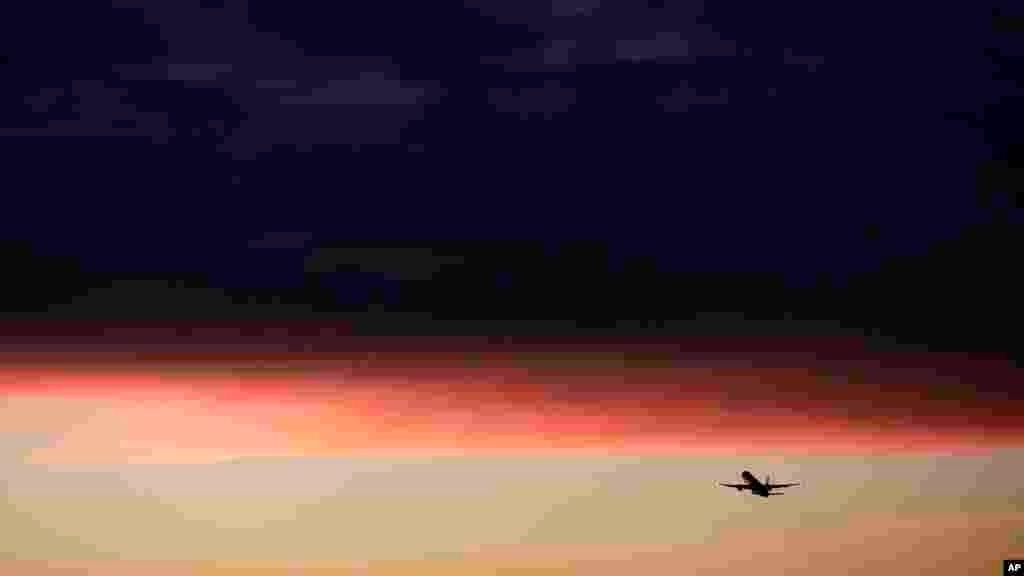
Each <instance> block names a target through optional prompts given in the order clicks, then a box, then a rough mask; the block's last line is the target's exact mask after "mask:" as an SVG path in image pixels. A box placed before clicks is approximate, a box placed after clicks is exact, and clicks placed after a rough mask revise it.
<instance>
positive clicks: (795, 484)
mask: <svg viewBox="0 0 1024 576" xmlns="http://www.w3.org/2000/svg"><path fill="white" fill-rule="evenodd" d="M799 485H800V483H799V482H793V483H791V484H769V485H768V489H769V490H774V489H776V488H789V487H790V486H799Z"/></svg>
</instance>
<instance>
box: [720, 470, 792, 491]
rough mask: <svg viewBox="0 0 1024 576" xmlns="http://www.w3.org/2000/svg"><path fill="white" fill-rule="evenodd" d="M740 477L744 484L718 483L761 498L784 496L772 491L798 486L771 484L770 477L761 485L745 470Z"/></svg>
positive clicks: (765, 478) (766, 477)
mask: <svg viewBox="0 0 1024 576" xmlns="http://www.w3.org/2000/svg"><path fill="white" fill-rule="evenodd" d="M740 476H741V477H742V478H743V480H745V481H746V483H745V484H726V483H724V482H719V484H720V485H722V486H725V487H726V488H735V489H737V490H739V491H740V492H742V491H744V490H750V493H751V494H756V495H757V496H763V497H765V498H767V497H769V496H778V495H780V494H785V492H772V490H774V489H776V488H788V487H790V486H799V485H800V483H799V482H793V483H789V484H772V479H771V476H765V477H764V482H763V483H762V482H761V481H760V480H758V479H757V478H755V477H754V475H753V474H751V473H750V472H748V471H747V470H744V471H743V474H741V475H740Z"/></svg>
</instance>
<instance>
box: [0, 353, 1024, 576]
mask: <svg viewBox="0 0 1024 576" xmlns="http://www.w3.org/2000/svg"><path fill="white" fill-rule="evenodd" d="M323 342H324V341H323V340H322V339H321V340H320V343H321V344H323ZM339 342H341V343H345V345H346V346H347V351H345V350H340V349H338V350H335V351H333V352H328V351H324V350H321V351H319V352H316V353H308V354H301V353H283V352H276V353H275V352H273V351H270V350H263V351H262V352H261V353H260V354H259V355H256V354H249V353H244V352H239V351H237V350H236V351H234V352H230V353H228V352H220V353H219V354H218V353H217V352H216V351H214V352H207V353H205V354H200V353H196V352H195V351H189V350H187V348H188V346H183V347H182V348H181V349H177V350H173V351H171V350H169V349H164V350H162V351H159V350H153V349H150V350H149V352H147V353H145V354H142V353H139V354H135V357H136V361H135V362H133V363H125V362H124V357H125V355H124V354H120V355H119V354H116V353H113V352H110V351H107V352H103V351H93V352H91V353H90V354H88V355H84V354H81V353H77V354H75V353H71V352H68V351H50V352H48V353H46V354H21V355H20V356H18V357H16V356H14V355H10V354H9V355H8V356H7V357H6V358H5V366H6V368H5V371H4V374H3V382H4V394H3V397H2V400H3V401H2V403H0V427H2V428H0V433H2V434H0V459H2V460H0V465H2V466H3V468H4V470H5V472H4V478H5V500H4V506H3V508H2V509H0V525H2V526H3V531H4V533H5V534H13V535H15V536H14V537H13V538H7V539H5V541H4V544H3V546H2V548H0V554H2V556H0V557H2V558H3V561H4V562H7V563H11V564H10V566H12V567H16V568H17V571H16V573H18V574H21V573H25V574H34V573H39V574H43V573H50V572H47V570H57V568H59V567H60V566H64V567H65V568H66V569H67V570H68V571H69V573H72V572H73V570H75V569H76V567H77V568H78V569H81V568H82V567H83V566H85V567H88V568H89V570H90V573H93V572H95V573H97V574H98V573H120V572H117V570H122V571H124V573H129V572H130V571H131V570H133V569H135V570H137V569H142V568H140V566H143V565H144V566H145V570H146V571H149V572H150V573H157V574H162V573H167V574H174V573H181V572H182V571H183V570H192V571H194V572H192V573H197V574H205V573H209V574H215V573H216V574H221V573H232V572H231V570H237V571H238V573H251V572H252V571H253V570H256V569H257V568H259V570H267V571H269V572H268V573H286V572H287V570H289V569H294V568H295V567H301V568H302V570H307V571H314V570H323V571H324V573H347V571H351V573H370V574H411V573H417V574H435V573H436V574H448V573H456V574H459V573H466V574H474V573H483V572H487V573H490V572H492V571H493V570H512V571H516V570H527V571H529V572H530V573H533V572H534V571H536V572H538V573H549V572H550V573H566V571H567V570H568V572H570V573H588V574H589V573H596V574H615V573H621V571H624V570H633V571H643V572H644V573H652V574H678V573H690V572H691V571H693V572H699V573H704V572H711V573H717V571H721V572H723V573H724V572H725V571H726V570H729V571H734V570H736V569H737V567H740V566H745V565H748V564H751V563H756V565H757V566H758V567H759V570H761V571H762V573H766V574H793V573H796V574H803V573H806V574H811V573H816V572H820V570H822V569H823V568H824V567H825V566H831V567H832V569H837V568H841V569H842V570H847V569H850V570H852V569H855V568H860V567H874V569H876V570H880V572H879V573H880V574H898V573H907V571H908V570H909V571H911V572H913V570H914V568H913V567H914V566H920V565H921V563H922V562H924V563H934V565H936V566H941V567H942V568H941V569H942V570H944V571H945V570H949V571H951V572H955V573H958V574H990V573H992V570H993V566H994V565H995V564H996V562H997V561H998V560H999V559H1000V558H1002V557H1009V556H1008V555H1012V553H1018V554H1019V553H1020V552H1022V551H1024V549H1022V548H1021V546H1024V513H1022V512H1021V510H1022V505H1024V500H1022V498H1024V492H1022V484H1021V483H1020V481H1019V479H1018V478H1017V476H1018V473H1017V472H1016V470H1017V468H1018V467H1019V462H1020V457H1021V456H1022V455H1024V443H1022V438H1024V435H1022V432H1024V427H1022V426H1021V424H1020V421H1019V418H1014V417H1013V416H1014V414H1015V413H1018V414H1019V409H1020V403H1019V401H1015V402H1007V401H1006V400H1005V399H1004V400H1002V401H1000V399H999V394H1000V392H999V390H1004V389H1005V388H1003V386H1007V385H1009V384H1008V382H1009V381H1008V380H1006V378H1008V377H1011V376H1013V375H1014V374H1013V372H1012V371H1010V370H1008V369H1007V368H1006V367H1005V366H1006V365H1005V362H1003V363H999V362H998V361H994V360H992V359H991V357H990V358H989V359H984V358H973V359H972V358H969V357H966V356H963V355H961V356H959V357H957V356H955V355H945V356H941V355H933V356H929V355H916V356H915V355H912V354H903V355H897V354H893V353H889V354H879V353H870V352H866V351H865V350H864V349H863V347H861V348H859V349H858V347H857V341H856V340H839V339H833V340H831V341H828V340H825V341H819V342H818V345H817V348H816V349H815V348H813V347H808V342H807V341H802V340H793V341H790V342H789V343H788V344H787V343H786V342H785V341H784V340H781V339H774V340H771V341H766V340H761V341H758V340H756V339H720V340H715V339H702V340H699V341H697V340H691V341H689V342H688V341H686V340H682V339H679V340H675V341H669V340H666V339H662V340H651V339H649V340H648V341H646V342H640V341H632V342H622V341H619V342H616V341H613V340H610V339H603V340H598V339H590V340H585V339H584V340H577V341H567V340H564V339H563V340H560V341H555V340H551V339H549V340H547V341H544V340H536V339H534V340H529V339H519V340H516V339H505V340H503V341H502V342H501V343H500V344H494V343H490V344H489V343H488V342H487V341H486V340H482V339H477V340H471V339H462V340H457V339H449V340H447V341H445V340H444V339H436V338H435V339H431V340H420V341H417V340H415V339H408V338H407V339H402V340H399V339H383V338H380V339H373V338H364V339H351V338H350V339H347V340H345V339H340V340H339ZM417 343H418V344H419V346H418V347H417ZM688 344H689V346H688ZM758 347H760V350H761V352H757V348H758ZM926 361H927V362H930V363H926ZM119 363H120V364H119ZM968 391H969V392H968ZM745 469H749V470H751V471H753V472H754V473H755V474H757V475H758V476H759V477H761V478H763V477H764V476H765V475H766V474H770V475H772V478H773V479H777V480H778V481H799V482H802V483H803V485H802V486H800V487H798V488H791V489H789V490H787V494H786V495H785V496H783V497H779V498H771V499H760V498H756V497H753V496H750V495H749V494H738V493H736V492H735V491H733V490H729V489H725V488H720V487H718V486H717V485H716V483H717V482H719V481H722V482H735V481H737V479H738V475H739V473H740V471H742V470H745ZM114 559H117V560H118V563H116V564H110V561H112V560H114ZM127 560H131V561H132V562H128V563H127V564H126V563H125V562H124V561H127ZM58 561H59V562H58ZM55 562H57V563H56V564H55ZM104 562H106V564H105V563H104ZM139 563H141V564H139ZM183 566H187V568H183ZM289 567H291V568H289ZM33 570H35V571H36V572H33ZM275 570H276V572H275ZM56 573H60V572H59V571H58V572H56ZM257 573H258V572H257ZM313 573H316V572H313Z"/></svg>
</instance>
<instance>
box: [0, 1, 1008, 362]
mask: <svg viewBox="0 0 1024 576" xmlns="http://www.w3.org/2000/svg"><path fill="white" fill-rule="evenodd" d="M5 12H6V13H5V16H4V17H3V18H0V20H2V21H3V24H2V25H0V27H2V28H0V38H3V40H2V41H0V42H2V43H0V55H2V57H0V62H2V64H0V78H2V84H3V87H4V88H3V90H2V95H0V99H2V100H0V102H2V104H0V150H2V151H3V157H2V158H3V178H4V184H3V188H4V206H3V216H4V219H3V226H2V231H0V235H2V237H3V239H4V242H5V243H4V245H3V251H4V252H5V254H4V260H5V264H4V266H5V268H6V269H5V274H4V276H5V277H4V283H3V285H4V288H3V290H4V298H3V308H4V310H5V312H6V314H7V315H9V316H10V317H19V318H41V317H44V316H46V317H55V318H60V319H66V318H84V317H88V318H90V319H93V320H105V319H112V318H117V319H136V320H140V319H141V320H145V319H166V318H171V319H176V320H188V319H201V318H232V319H239V318H257V319H259V318H264V319H266V318H270V319H275V320H281V319H291V318H302V319H326V320H330V319H339V318H340V319H344V320H346V321H352V322H355V323H356V325H357V326H358V328H357V329H358V330H364V331H374V332H376V333H387V334H397V333H407V332H413V333H417V334H420V335H433V334H440V333H442V332H448V331H455V332H473V333H480V332H486V333H488V334H504V333H512V332H528V333H531V334H551V333H556V332H557V333H562V332H565V333H570V334H576V333H581V332H585V331H601V332H602V333H607V332H612V333H622V334H625V333H630V332H633V331H638V332H645V333H652V332H654V333H658V334H662V333H668V334H674V333H677V332H679V333H685V334H686V335H697V336H699V335H704V334H737V335H746V334H751V333H753V334H757V335H760V336H772V335H783V334H790V333H798V334H801V335H807V334H829V335H851V334H852V335H866V336H869V337H870V338H872V340H871V341H872V342H879V343H880V344H879V345H885V346H890V345H895V344H901V345H906V346H913V347H916V348H914V349H916V350H922V349H924V350H931V349H949V350H968V351H977V352H998V353H1008V354H1011V355H1014V356H1015V357H1019V349H1018V348H1015V346H1014V343H1013V339H1012V333H1013V332H1015V331H1016V326H1017V325H1018V324H1019V322H1020V321H1021V313H1020V304H1019V303H1020V296H1019V295H1020V294H1021V293H1024V290H1022V289H1021V288H1022V287H1021V284H1020V281H1019V280H1018V279H1017V278H1018V276H1019V275H1017V274H1014V271H1015V270H1014V269H1015V267H1016V265H1015V262H1017V261H1019V254H1020V253H1019V248H1018V247H1019V246H1021V245H1022V244H1021V239H1022V238H1021V223H1022V219H1021V212H1020V208H1019V198H1020V196H1019V193H1020V189H1021V180H1020V167H1019V164H1020V162H1021V159H1020V157H1019V156H1020V145H1021V144H1020V141H1019V136H1017V137H1016V140H1015V139H1014V138H1015V137H1014V134H1018V135H1019V134H1020V133H1021V132H1020V131H1019V130H1017V131H1016V132H1015V131H1014V129H1013V127H1014V126H1016V127H1017V128H1019V127H1020V122H1019V121H1020V115H1019V112H1018V111H1017V110H1018V108H1019V106H1017V105H1018V104H1019V103H1020V98H1021V96H1020V90H1019V87H1018V85H1017V84H1015V83H1014V78H1016V77H1019V74H1018V73H1019V72H1020V70H1021V62H1022V60H1021V55H1022V51H1021V49H1020V45H1021V42H1020V35H1019V34H1018V33H1016V32H1014V31H1013V30H1014V26H1015V24H1014V23H1015V22H1016V21H1015V20H1013V19H1012V18H1009V17H1008V16H1007V15H1008V14H1009V13H1008V12H1006V11H1005V10H1004V11H1003V12H998V11H997V10H994V5H991V4H989V3H968V2H960V3H956V2H951V3H941V5H930V6H928V7H927V9H921V8H919V7H916V6H910V5H906V6H904V5H893V4H892V3H888V2H885V3H883V2H869V3H867V4H863V3H862V4H858V5H857V6H856V7H849V8H842V9H840V8H837V7H836V6H834V5H830V4H827V3H820V2H810V1H797V2H788V3H785V4H784V5H778V4H772V3H764V2H748V1H746V0H725V1H718V0H708V1H707V2H704V3H700V2H692V1H686V2H683V1H676V2H673V1H668V0H665V1H656V0H650V1H649V2H646V3H644V2H634V1H628V0H626V1H617V0H604V1H601V0H545V1H540V0H537V1H534V0H526V1H518V2H505V1H496V0H466V1H465V2H461V3H460V2H454V3H436V2H432V3H431V2H369V3H352V2H342V3H336V2H335V3H314V2H310V3H304V4H301V5H298V4H294V3H289V4H287V5H286V4H283V3H280V2H264V1H250V2H244V1H241V0H224V1H221V2H217V1H214V0H209V1H205V0H204V1H199V0H182V1H179V2H163V1H160V0H117V1H114V2H112V3H111V5H110V6H109V7H107V6H104V7H100V6H98V5H96V4H88V3H72V4H67V5H61V6H60V7H59V8H54V7H53V6H51V5H47V4H39V3H28V4H21V5H19V6H18V7H16V8H8V9H7V10H6V11H5Z"/></svg>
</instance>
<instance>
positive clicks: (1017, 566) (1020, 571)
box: [1003, 560, 1024, 576]
mask: <svg viewBox="0 0 1024 576" xmlns="http://www.w3.org/2000/svg"><path fill="white" fill-rule="evenodd" d="M1008 574H1014V575H1019V576H1024V560H1003V575H1004V576H1006V575H1008Z"/></svg>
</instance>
